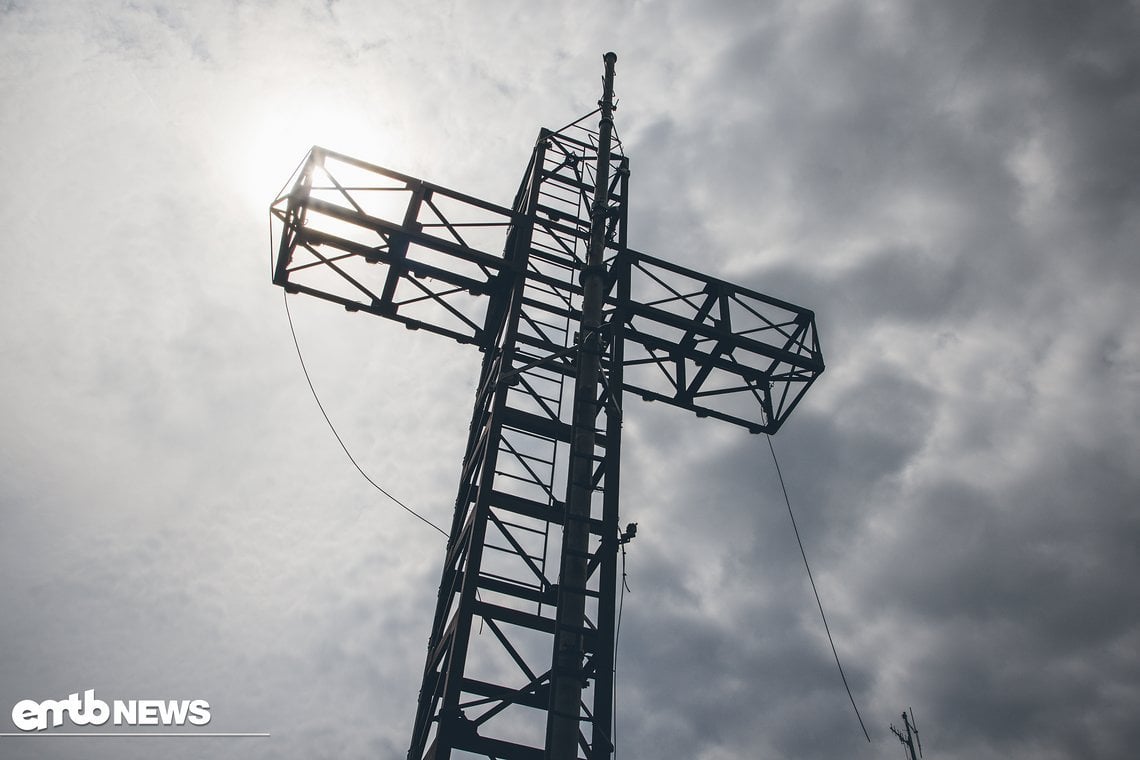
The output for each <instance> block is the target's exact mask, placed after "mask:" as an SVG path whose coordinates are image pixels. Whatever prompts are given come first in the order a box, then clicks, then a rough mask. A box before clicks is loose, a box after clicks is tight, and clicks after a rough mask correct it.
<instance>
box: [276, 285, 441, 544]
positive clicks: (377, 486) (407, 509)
mask: <svg viewBox="0 0 1140 760" xmlns="http://www.w3.org/2000/svg"><path fill="white" fill-rule="evenodd" d="M281 295H282V296H283V297H284V299H285V316H286V317H287V318H288V320H289V333H290V334H291V335H292V336H293V346H294V347H295V348H296V349H297V358H298V359H299V360H300V361H301V371H302V372H304V373H305V382H307V383H308V384H309V390H310V391H312V393H313V400H314V401H316V402H317V408H318V409H320V410H321V416H323V417H324V418H325V422H327V423H328V426H329V430H331V431H332V434H333V435H334V436H335V437H336V442H337V443H339V444H340V447H341V448H342V449H344V453H345V455H346V456H347V457H348V461H350V462H352V466H353V467H355V468H356V471H357V472H359V473H360V474H361V475H363V476H364V479H365V480H367V481H368V482H369V483H371V484H372V487H373V488H375V489H376V490H377V491H379V492H380V493H382V494H384V495H385V496H387V497H388V498H389V499H391V500H392V501H394V502H396V504H398V505H399V506H400V508H401V509H403V510H404V511H405V512H407V513H408V514H410V515H412V516H413V517H415V518H417V519H419V520H422V521H423V522H425V523H427V524H428V525H430V526H431V527H433V528H435V529H436V530H437V531H439V532H440V533H441V534H442V535H443V537H444V538H446V537H447V533H446V532H445V531H444V530H443V528H441V527H439V526H438V525H436V524H435V523H433V522H432V521H431V520H429V519H427V518H426V517H424V516H423V515H421V514H420V513H419V512H417V511H416V510H414V509H412V508H411V507H409V506H408V505H407V504H405V503H404V502H402V501H400V500H399V499H397V498H396V497H395V496H393V495H392V494H390V493H388V492H387V491H385V490H384V488H383V487H382V486H381V485H380V484H379V483H377V482H376V481H375V480H373V479H372V478H370V477H368V473H366V472H365V471H364V470H363V469H362V468H361V466H360V465H359V464H357V462H356V459H355V458H354V457H353V456H352V452H351V451H349V450H348V446H346V445H345V444H344V440H343V439H342V438H341V437H340V433H338V432H337V431H336V427H335V426H334V425H333V424H332V420H330V419H329V415H328V412H326V411H325V405H324V404H322V403H321V399H320V397H319V396H318V395H317V389H316V388H314V387H313V380H312V378H311V377H309V368H308V367H306V366H305V357H304V356H302V355H301V344H300V343H299V342H298V341H297V331H296V330H295V329H294V328H293V314H292V312H290V311H289V294H288V293H287V292H286V291H284V290H282V291H281Z"/></svg>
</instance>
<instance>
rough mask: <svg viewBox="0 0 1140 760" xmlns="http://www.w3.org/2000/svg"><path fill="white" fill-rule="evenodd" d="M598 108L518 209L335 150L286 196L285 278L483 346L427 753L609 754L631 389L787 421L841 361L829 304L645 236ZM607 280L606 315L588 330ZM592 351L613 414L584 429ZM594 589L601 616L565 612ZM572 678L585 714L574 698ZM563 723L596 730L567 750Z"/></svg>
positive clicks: (316, 155)
mask: <svg viewBox="0 0 1140 760" xmlns="http://www.w3.org/2000/svg"><path fill="white" fill-rule="evenodd" d="M612 65H613V61H612V60H610V59H608V57H607V67H608V72H609V74H610V76H611V82H612ZM607 100H608V98H607V97H603V100H602V101H600V103H599V106H600V107H599V111H595V112H594V114H597V113H599V112H602V118H603V121H604V119H605V118H607V114H606V104H607ZM594 114H588V115H587V116H586V117H583V118H582V119H579V120H578V121H577V122H575V123H573V124H571V125H569V126H567V127H564V128H563V129H560V130H557V131H550V130H545V129H544V130H541V131H540V133H539V136H538V140H537V141H536V144H535V147H534V150H533V152H532V156H531V161H530V164H529V166H528V168H527V171H526V174H525V176H524V178H523V181H522V183H521V186H520V188H519V191H518V194H517V195H516V198H515V201H514V204H513V206H512V208H509V209H508V208H505V207H501V206H498V205H496V204H493V203H488V202H486V201H483V200H480V199H477V198H474V197H471V196H468V195H464V194H462V193H458V192H455V191H452V190H448V189H447V188H443V187H440V186H438V185H433V184H431V183H428V182H424V181H422V180H418V179H415V178H412V177H409V176H407V175H403V174H400V173H398V172H393V171H391V170H388V169H384V168H382V167H379V166H375V165H372V164H368V163H365V162H362V161H358V160H356V159H353V158H350V157H348V156H344V155H342V154H338V153H334V152H332V151H327V150H324V149H321V148H313V149H312V151H310V153H309V155H308V157H307V158H306V160H305V161H304V162H303V164H302V166H301V168H300V169H299V170H298V173H297V174H296V175H295V176H294V178H293V180H292V181H291V183H290V185H288V187H289V188H290V189H289V190H288V192H286V193H285V194H283V195H282V196H281V197H279V198H278V199H277V200H276V201H275V202H274V204H273V205H272V207H271V213H272V214H273V216H274V218H275V219H276V220H277V221H278V222H279V225H280V228H279V229H280V245H279V248H278V256H277V260H276V264H275V270H274V278H273V279H274V283H276V284H278V285H280V286H282V287H284V288H285V289H286V291H288V292H292V293H305V294H308V295H313V296H316V297H319V298H322V299H325V300H329V301H332V302H335V303H338V304H340V305H342V306H344V307H345V308H346V309H348V310H350V311H364V312H369V313H372V314H375V315H378V316H383V317H386V318H389V319H392V320H395V321H397V322H400V323H402V324H404V325H405V327H407V328H409V329H423V330H425V331H428V332H433V333H436V334H439V335H443V336H446V337H450V338H452V339H454V340H456V341H458V342H460V343H470V344H474V345H476V346H477V347H478V349H479V350H480V351H481V352H483V361H482V367H481V370H480V375H479V381H478V386H477V390H476V397H475V404H474V410H473V412H472V416H471V421H470V426H469V431H468V439H467V446H466V452H465V455H464V459H463V466H462V473H461V477H460V484H459V490H458V494H457V497H456V501H455V509H454V514H453V518H452V524H451V529H450V532H449V538H448V542H447V551H446V558H445V561H444V567H443V572H442V576H441V580H440V585H439V591H438V597H437V606H436V612H435V617H434V620H433V623H432V627H431V634H430V637H429V642H428V655H427V660H426V663H425V667H424V674H423V681H422V685H421V689H420V694H419V700H418V706H417V711H416V716H415V719H414V725H413V732H412V741H411V746H410V748H409V751H408V757H409V758H410V759H412V760H426V759H428V758H436V759H439V760H442V759H444V758H449V757H460V756H475V757H488V758H502V759H503V760H532V759H533V760H538V759H539V758H546V757H558V756H563V757H581V758H587V759H588V760H597V759H599V758H609V757H610V755H611V753H612V751H613V745H612V742H611V739H610V731H611V721H612V708H613V663H614V624H615V620H614V614H615V601H616V585H617V554H618V549H619V540H620V536H621V531H620V527H619V513H618V491H619V476H620V449H621V425H622V398H623V392H624V391H625V390H630V391H631V392H634V393H636V394H638V395H641V396H642V397H643V398H645V399H647V400H656V401H663V402H665V403H668V404H671V405H675V406H678V407H681V408H683V409H687V410H690V411H693V412H695V413H696V414H697V415H698V416H709V417H714V418H719V419H722V420H725V421H728V422H731V423H733V424H737V425H740V426H743V427H745V428H746V429H748V430H749V431H751V432H754V433H760V432H775V430H777V429H778V428H779V426H780V425H781V424H782V423H783V421H784V420H785V419H786V418H787V416H788V414H789V413H790V412H791V411H792V409H793V408H794V407H795V406H796V404H797V403H798V401H799V400H800V398H802V396H803V394H804V393H805V392H806V390H807V388H808V387H809V386H810V385H811V383H812V382H813V381H814V380H815V378H816V377H817V376H818V375H819V374H820V372H822V371H823V360H822V354H821V353H820V349H819V345H818V341H817V338H816V334H815V322H814V315H813V314H812V312H811V311H809V310H807V309H803V308H801V307H798V306H794V305H792V304H789V303H786V302H783V301H779V300H777V299H773V298H770V297H768V296H765V295H762V294H760V293H757V292H755V291H752V290H749V289H747V288H742V287H739V286H735V285H732V284H730V283H727V282H724V281H722V280H718V279H716V278H712V277H709V276H707V275H703V274H700V273H698V272H695V271H692V270H689V269H685V268H683V267H679V266H677V265H674V264H670V263H668V262H665V261H662V260H660V259H656V258H654V257H651V256H648V255H645V254H641V253H637V252H635V251H632V250H630V249H628V248H627V247H626V200H627V197H628V181H629V169H628V162H627V160H626V159H625V158H624V156H622V155H621V152H620V146H618V148H617V149H615V150H613V151H609V150H606V149H605V147H606V146H604V145H600V143H605V142H607V141H606V140H605V139H604V138H605V136H606V135H605V130H604V128H603V129H599V130H598V131H594V130H591V129H588V128H586V127H584V126H582V122H583V121H584V120H585V119H586V118H588V117H590V116H592V115H594ZM603 127H604V123H603ZM600 156H601V158H600ZM599 178H602V179H603V186H602V188H599V187H598V186H597V184H598V183H597V180H598V179H599ZM599 199H601V202H600V205H599V202H598V201H599ZM504 233H505V237H506V244H505V247H504V248H502V253H493V252H492V251H493V250H494V249H495V247H496V245H497V244H501V241H502V239H503V237H502V236H503V234H504ZM592 233H594V238H595V243H594V245H593V248H594V249H595V255H596V256H597V258H598V259H600V262H599V263H596V264H594V265H593V266H591V262H590V261H588V258H589V254H590V249H591V234H592ZM496 241H500V242H499V243H496ZM591 273H593V274H597V275H601V278H602V279H601V280H600V282H601V283H602V290H603V295H604V299H603V304H602V315H601V319H600V320H599V321H598V323H597V324H596V325H594V324H587V325H586V326H585V327H583V324H582V321H583V305H582V299H583V292H584V287H583V284H582V280H584V279H586V278H588V277H589V276H590V275H591ZM627 349H628V350H627ZM587 351H588V352H593V355H594V356H596V357H597V361H598V368H599V371H600V377H599V380H598V383H597V385H596V386H595V387H593V388H589V389H586V390H585V392H588V393H589V392H592V393H594V394H595V395H596V403H595V404H593V405H592V406H591V407H590V409H591V411H590V412H589V413H588V414H587V415H586V417H587V418H586V419H575V416H574V407H575V403H574V401H575V396H576V394H581V393H583V392H584V390H583V389H582V388H578V387H575V386H576V385H577V384H576V383H575V377H576V375H577V374H578V373H579V369H580V365H581V363H582V357H583V355H584V352H587ZM584 426H588V427H589V431H588V432H590V433H592V438H593V440H592V441H591V442H589V443H588V444H587V451H586V452H585V453H584V454H582V456H583V457H585V460H584V461H586V460H588V464H589V467H588V468H582V467H579V468H577V469H578V472H579V473H583V472H585V473H589V474H588V482H580V481H581V478H580V477H579V479H578V480H579V482H576V483H575V482H572V481H573V480H574V477H575V476H574V472H575V469H576V468H575V467H574V466H573V462H572V461H571V460H572V458H573V457H575V456H578V454H577V452H576V450H575V445H574V441H575V438H576V437H580V436H581V434H582V433H583V432H584V431H583V427H584ZM588 437H589V436H587V438H588ZM580 447H581V446H580V445H579V448H580ZM575 487H578V488H580V489H584V491H585V493H586V494H587V496H586V502H587V503H586V504H585V505H584V508H580V509H579V510H578V512H577V513H575V512H574V511H573V510H569V509H568V506H567V502H568V501H569V500H570V494H571V492H572V490H573V489H574V488H575ZM575 527H577V528H579V529H581V530H580V531H579V533H580V534H583V535H581V536H580V539H573V538H564V536H567V535H570V533H571V532H572V530H573V529H574V528H575ZM579 544H580V545H579ZM568 562H571V563H573V562H577V563H579V565H580V566H581V568H582V569H584V576H585V578H584V581H581V580H580V581H578V582H580V583H581V584H582V585H575V584H572V583H569V582H567V580H566V578H567V577H569V576H568V575H567V570H566V564H567V563H568ZM573 595H577V596H578V597H579V599H582V598H584V600H585V604H584V612H583V614H582V615H581V617H580V619H579V618H576V617H575V616H574V615H570V616H569V617H567V614H566V613H565V612H564V613H563V614H562V615H560V614H559V609H560V606H561V607H562V608H563V609H565V607H566V604H567V602H566V600H567V598H568V597H571V596H573ZM476 621H478V626H477V627H476ZM560 621H561V622H560ZM566 637H570V638H569V639H567V638H566ZM566 641H571V642H572V644H573V646H572V651H571V656H570V657H569V660H567V658H566V656H564V657H563V662H562V664H561V665H558V664H557V662H558V656H557V653H558V651H559V647H560V646H561V647H563V648H565V647H566V646H567V644H566ZM567 679H572V680H573V681H574V682H575V683H576V686H575V690H574V691H573V693H574V694H578V693H579V692H580V691H581V690H582V689H584V690H585V691H584V692H581V693H585V694H586V695H587V697H586V698H585V699H582V698H578V699H577V700H576V701H577V703H578V710H577V711H576V713H574V712H570V713H567V712H566V711H565V710H560V709H558V708H557V707H556V705H557V700H556V698H555V695H556V691H557V689H555V688H554V686H555V685H557V684H558V683H559V682H561V683H565V682H566V680H567ZM560 717H561V718H562V719H564V720H567V721H570V725H571V726H574V725H576V726H577V728H578V730H577V731H575V732H573V734H572V735H571V737H570V739H571V742H572V741H573V739H575V738H576V739H577V741H576V743H575V744H576V746H571V747H569V748H567V747H566V746H563V748H562V750H561V752H559V751H557V750H556V749H555V748H554V747H553V743H552V742H555V741H557V740H554V739H552V738H551V736H552V732H556V731H555V730H556V723H557V721H558V720H559V718H560ZM562 743H563V745H565V744H566V742H565V740H562ZM548 753H549V754H548ZM567 753H568V754H567Z"/></svg>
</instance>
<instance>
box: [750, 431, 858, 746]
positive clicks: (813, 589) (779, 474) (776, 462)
mask: <svg viewBox="0 0 1140 760" xmlns="http://www.w3.org/2000/svg"><path fill="white" fill-rule="evenodd" d="M765 437H766V438H767V439H768V450H769V451H771V452H772V463H773V464H774V465H776V476H777V477H779V479H780V490H781V491H783V492H784V503H785V504H787V505H788V517H790V518H792V530H793V531H795V533H796V543H797V544H799V546H800V556H801V557H803V558H804V569H805V570H807V576H808V580H809V581H811V592H812V593H813V594H815V603H816V604H817V605H818V606H819V616H820V617H821V618H823V630H825V631H827V641H828V643H830V644H831V653H832V654H833V655H835V665H836V667H838V668H839V677H840V678H842V679H843V688H844V689H847V698H848V699H850V700H851V707H852V709H854V710H855V717H856V718H858V719H859V727H860V728H862V729H863V736H865V737H867V741H871V735H870V734H869V733H867V726H865V725H864V724H863V716H862V715H860V714H859V707H858V706H857V705H856V704H855V697H854V696H852V694H851V687H850V686H849V685H848V684H847V676H846V674H844V672H843V664H842V663H841V662H839V652H837V651H836V649H835V640H834V639H832V638H831V626H829V625H828V624H827V615H826V614H825V613H824V611H823V602H821V601H820V600H819V590H818V589H817V588H816V587H815V578H813V577H812V574H811V565H809V564H808V558H807V552H805V551H804V542H803V541H802V540H801V539H800V529H799V526H798V525H796V516H795V515H794V514H792V500H791V499H789V498H788V489H787V487H786V486H785V485H784V474H783V473H782V472H780V462H779V460H777V459H776V447H775V446H773V445H772V436H770V435H765Z"/></svg>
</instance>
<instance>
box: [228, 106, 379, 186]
mask: <svg viewBox="0 0 1140 760" xmlns="http://www.w3.org/2000/svg"><path fill="white" fill-rule="evenodd" d="M384 142H385V138H384V135H382V134H380V133H379V130H378V128H377V127H376V125H375V124H374V123H373V122H372V120H371V119H369V118H368V117H367V116H366V115H365V114H363V113H362V112H361V111H360V110H359V109H357V108H355V107H353V106H351V105H349V104H333V103H319V102H318V103H314V102H308V103H305V104H304V105H303V106H298V105H296V104H288V105H285V106H283V107H278V108H275V109H272V110H270V111H262V112H260V113H259V114H258V115H257V117H256V118H252V119H250V124H249V129H248V132H247V134H246V135H245V136H244V140H242V143H243V145H242V146H240V147H241V149H242V150H243V152H242V154H241V155H240V156H239V160H238V161H237V162H236V163H235V166H236V168H237V170H238V171H239V172H240V176H239V177H238V181H239V182H240V184H241V186H242V187H244V188H245V192H244V195H245V196H246V198H247V199H248V200H249V201H250V202H251V203H253V204H254V205H255V206H258V207H265V206H268V205H269V203H271V202H272V201H273V199H274V198H275V197H276V194H277V192H278V191H279V190H280V189H281V188H282V185H284V184H285V183H286V182H287V181H288V180H289V178H290V175H291V174H292V173H293V171H294V169H296V168H297V166H298V164H299V163H300V162H301V160H302V159H303V158H304V157H305V155H306V154H307V153H308V152H309V149H310V148H312V147H313V146H314V145H320V146H321V147H323V148H328V149H330V150H334V151H337V152H340V153H345V154H348V155H351V156H354V157H358V158H361V159H363V160H366V161H369V160H371V161H376V160H377V158H378V157H379V152H380V150H381V146H382V144H383V143H384ZM235 147H238V146H235Z"/></svg>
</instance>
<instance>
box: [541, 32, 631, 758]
mask: <svg viewBox="0 0 1140 760" xmlns="http://www.w3.org/2000/svg"><path fill="white" fill-rule="evenodd" d="M604 60H605V76H604V78H603V87H602V99H601V100H600V101H599V103H598V104H599V105H600V106H601V110H602V117H601V121H600V123H599V127H598V162H597V168H596V169H595V178H594V199H593V205H592V208H591V212H590V245H589V248H588V249H587V254H586V266H585V268H584V270H583V271H582V318H581V332H580V336H579V346H580V348H579V351H578V361H577V374H576V376H575V379H574V417H573V420H574V422H573V433H572V442H571V448H570V472H569V482H568V484H567V498H566V523H565V525H564V527H563V539H562V563H561V572H560V575H559V582H558V614H557V617H556V620H557V630H556V632H555V637H554V665H553V670H552V672H551V703H550V714H549V717H548V722H549V726H550V728H549V739H548V743H547V749H548V751H549V756H550V759H551V760H574V759H575V758H577V757H578V734H579V729H578V724H579V721H580V707H579V705H580V703H581V701H582V685H583V680H584V679H583V673H582V656H583V634H584V626H585V610H586V580H587V566H588V563H587V559H588V556H589V548H590V547H589V538H590V533H589V528H588V520H589V518H590V511H591V509H590V508H591V502H592V499H593V492H594V485H593V478H594V456H595V452H594V444H595V433H594V428H595V425H596V424H597V416H598V381H599V377H600V371H601V355H602V344H603V341H602V335H601V327H602V304H603V301H604V299H605V292H606V267H605V263H604V255H603V254H604V251H605V247H606V229H607V227H608V221H609V213H610V209H609V170H610V144H611V141H612V134H613V87H614V64H615V62H616V61H617V55H616V54H614V53H606V55H605V56H604Z"/></svg>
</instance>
